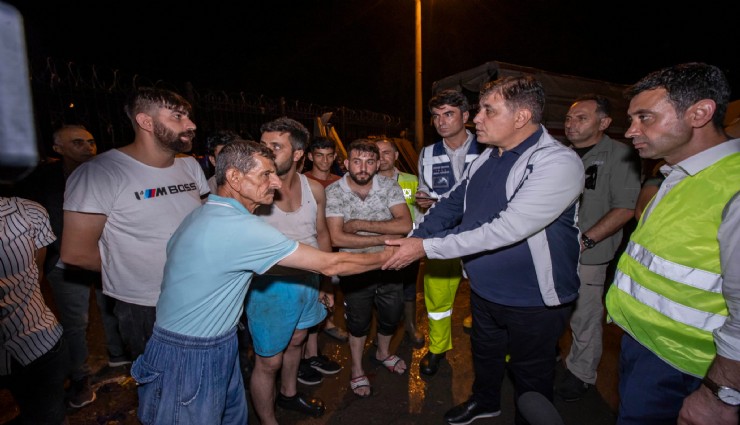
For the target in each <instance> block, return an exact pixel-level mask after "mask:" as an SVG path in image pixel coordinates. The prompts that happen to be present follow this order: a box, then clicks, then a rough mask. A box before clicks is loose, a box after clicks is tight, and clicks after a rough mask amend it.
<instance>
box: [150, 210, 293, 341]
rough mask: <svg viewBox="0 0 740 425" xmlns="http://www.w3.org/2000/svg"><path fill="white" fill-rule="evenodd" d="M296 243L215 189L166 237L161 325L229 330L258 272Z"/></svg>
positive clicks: (187, 331) (187, 330)
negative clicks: (214, 191) (200, 205)
mask: <svg viewBox="0 0 740 425" xmlns="http://www.w3.org/2000/svg"><path fill="white" fill-rule="evenodd" d="M297 248H298V242H296V241H293V240H291V239H288V238H287V237H286V236H285V235H283V234H282V233H280V232H279V231H277V230H276V229H275V228H274V227H272V226H270V225H269V224H267V223H265V222H264V221H263V220H262V219H261V218H259V217H257V216H255V215H252V214H251V213H250V212H249V211H247V209H246V208H244V206H242V205H241V204H240V203H239V202H237V201H236V200H235V199H232V198H223V197H220V196H216V195H210V196H209V197H208V201H207V202H206V204H204V205H203V206H202V207H200V208H197V209H196V210H194V211H193V212H192V213H190V215H188V216H187V217H186V218H185V220H183V222H182V224H180V227H178V229H177V231H176V232H175V233H174V234H173V235H172V238H171V239H170V240H169V242H168V243H167V262H166V263H165V266H164V279H163V281H162V293H161V294H160V296H159V301H158V302H157V321H156V325H157V326H159V327H161V328H163V329H166V330H168V331H171V332H176V333H179V334H183V335H188V336H195V337H213V336H218V335H221V334H223V333H225V332H227V331H228V330H230V329H232V328H233V327H234V326H236V323H237V321H238V320H239V317H240V316H241V313H242V308H243V306H244V296H245V295H246V293H247V288H248V287H249V283H250V282H251V280H252V277H253V275H254V274H255V273H258V274H261V273H264V272H266V271H267V270H268V269H270V268H271V267H272V266H274V265H275V264H276V263H277V262H279V261H280V260H282V259H283V258H285V257H287V256H288V255H290V254H292V253H293V252H294V251H295V250H296V249H297Z"/></svg>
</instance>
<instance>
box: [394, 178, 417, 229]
mask: <svg viewBox="0 0 740 425" xmlns="http://www.w3.org/2000/svg"><path fill="white" fill-rule="evenodd" d="M398 184H399V185H400V186H401V189H403V197H404V198H405V199H406V205H408V207H409V211H411V221H412V222H414V221H416V217H415V216H416V208H415V206H414V204H415V203H416V189H417V188H418V187H419V179H418V178H417V177H416V176H415V175H413V174H409V173H404V172H401V171H399V172H398Z"/></svg>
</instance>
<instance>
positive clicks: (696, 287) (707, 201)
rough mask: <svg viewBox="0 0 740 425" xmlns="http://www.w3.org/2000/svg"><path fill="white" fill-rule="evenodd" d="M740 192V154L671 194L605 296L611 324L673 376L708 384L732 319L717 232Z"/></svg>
mask: <svg viewBox="0 0 740 425" xmlns="http://www.w3.org/2000/svg"><path fill="white" fill-rule="evenodd" d="M739 189H740V154H732V155H728V156H726V157H725V158H722V159H721V160H719V161H717V162H716V163H714V164H712V165H710V166H709V167H707V168H705V169H704V170H702V171H700V172H699V173H697V174H696V175H694V176H687V177H685V178H684V179H683V180H682V181H680V182H679V183H678V184H677V185H676V186H675V187H674V188H673V189H671V190H670V191H669V192H668V193H666V195H665V196H664V197H663V199H661V200H660V203H659V204H658V205H656V206H655V208H654V209H653V210H652V211H651V212H650V215H649V216H648V217H647V218H645V217H643V219H644V220H643V219H641V220H640V222H639V223H638V225H637V228H636V229H635V231H634V232H633V233H632V236H631V237H630V241H629V244H628V245H627V248H626V249H625V252H624V254H622V256H621V257H620V259H619V263H618V265H617V272H616V275H615V277H614V283H613V285H612V286H611V287H610V288H609V291H608V292H607V295H606V308H607V312H608V320H609V321H613V322H614V323H616V324H617V325H619V326H620V327H621V328H622V329H624V330H625V332H627V333H628V334H630V335H632V336H633V337H634V338H635V339H636V340H637V341H638V342H640V344H642V345H643V346H645V347H646V348H648V349H649V350H651V351H652V352H653V353H655V354H656V355H657V356H658V357H660V358H661V359H663V360H664V361H666V362H668V363H669V364H670V365H672V366H673V367H675V368H676V369H678V370H680V371H682V372H684V373H687V374H690V375H693V376H697V377H703V376H704V375H705V374H706V371H707V369H708V368H709V365H710V363H711V362H712V360H713V359H714V357H715V355H716V348H715V345H714V339H713V336H712V331H713V330H714V329H716V328H718V327H720V326H722V324H723V323H724V322H725V320H726V318H727V315H728V312H727V306H726V304H725V300H724V298H723V297H722V292H721V289H722V275H721V269H720V253H719V242H718V241H717V231H718V229H719V225H720V224H721V221H722V212H723V209H724V208H725V205H726V204H727V203H728V202H729V201H730V199H732V197H733V196H734V195H735V194H736V193H737V192H738V190H739Z"/></svg>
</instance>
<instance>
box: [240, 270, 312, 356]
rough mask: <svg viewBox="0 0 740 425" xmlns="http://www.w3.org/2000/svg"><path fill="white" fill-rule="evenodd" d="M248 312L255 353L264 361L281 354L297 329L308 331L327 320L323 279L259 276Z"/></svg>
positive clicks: (310, 276) (247, 308)
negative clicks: (322, 298)
mask: <svg viewBox="0 0 740 425" xmlns="http://www.w3.org/2000/svg"><path fill="white" fill-rule="evenodd" d="M246 310H247V323H248V324H249V332H250V333H251V334H252V346H253V348H254V352H255V353H256V354H257V355H258V356H261V357H272V356H274V355H276V354H278V353H281V352H282V351H283V350H285V348H286V347H287V346H288V344H289V343H290V339H291V338H292V337H293V332H294V331H295V330H296V329H308V328H310V327H311V326H314V325H317V324H319V323H321V321H322V320H324V318H325V317H326V308H324V305H323V304H321V303H320V302H319V275H317V274H313V273H311V274H305V275H297V276H255V277H254V279H253V280H252V284H251V285H250V287H249V292H248V293H247V301H246Z"/></svg>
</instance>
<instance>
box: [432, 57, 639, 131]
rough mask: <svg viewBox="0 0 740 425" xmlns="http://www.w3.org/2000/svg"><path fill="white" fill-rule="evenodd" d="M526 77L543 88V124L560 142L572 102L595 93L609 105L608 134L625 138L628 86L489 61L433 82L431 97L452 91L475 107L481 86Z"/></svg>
mask: <svg viewBox="0 0 740 425" xmlns="http://www.w3.org/2000/svg"><path fill="white" fill-rule="evenodd" d="M525 74H531V75H534V76H535V77H536V78H537V79H538V80H539V81H540V82H541V83H542V86H543V87H544V89H545V95H546V99H545V113H544V119H543V124H544V125H545V127H546V128H547V129H548V131H550V132H551V133H552V134H553V135H555V136H556V137H558V138H560V139H562V137H563V134H564V132H563V122H564V120H565V114H566V113H567V112H568V108H569V107H570V105H571V103H573V100H574V99H575V98H577V97H578V96H581V95H584V94H587V93H596V94H600V95H603V96H605V97H607V98H608V99H609V101H610V103H611V106H612V124H611V126H610V127H609V129H608V131H607V133H609V135H610V136H612V137H615V138H619V139H623V138H624V133H625V131H627V128H628V127H629V126H628V124H627V106H628V102H627V100H626V99H625V98H624V96H623V92H624V90H625V89H626V88H627V87H628V86H627V85H622V84H615V83H610V82H606V81H600V80H593V79H590V78H583V77H576V76H572V75H565V74H556V73H554V72H548V71H544V70H541V69H537V68H530V67H526V66H520V65H513V64H510V63H506V62H499V61H491V62H486V63H484V64H482V65H479V66H477V67H475V68H471V69H468V70H465V71H461V72H458V73H456V74H453V75H450V76H449V77H445V78H442V79H440V80H437V81H435V82H434V83H433V84H432V94H436V93H437V92H438V91H440V90H445V89H455V90H459V91H462V92H463V93H464V94H465V95H467V97H468V100H470V102H471V104H477V103H478V93H479V91H480V88H481V87H482V86H483V84H485V83H487V82H488V81H491V80H495V79H497V78H502V77H507V76H511V75H513V76H518V75H525Z"/></svg>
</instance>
